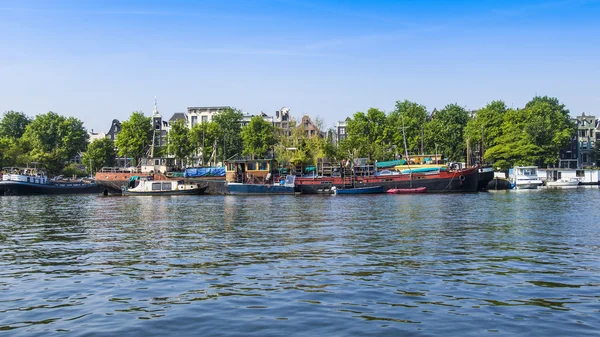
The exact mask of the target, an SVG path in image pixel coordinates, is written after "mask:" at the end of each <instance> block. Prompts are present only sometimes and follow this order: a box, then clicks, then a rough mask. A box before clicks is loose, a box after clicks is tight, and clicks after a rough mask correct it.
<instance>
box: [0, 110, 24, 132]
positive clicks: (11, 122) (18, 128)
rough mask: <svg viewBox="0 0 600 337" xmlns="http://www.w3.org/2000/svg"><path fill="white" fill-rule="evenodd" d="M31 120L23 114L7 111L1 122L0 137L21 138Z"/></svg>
mask: <svg viewBox="0 0 600 337" xmlns="http://www.w3.org/2000/svg"><path fill="white" fill-rule="evenodd" d="M29 123H31V119H30V118H29V117H27V116H26V115H25V114H24V113H22V112H16V111H12V110H11V111H7V112H5V113H4V115H3V117H2V120H1V121H0V137H7V138H12V139H16V138H21V136H23V134H24V133H25V129H26V128H27V125H29Z"/></svg>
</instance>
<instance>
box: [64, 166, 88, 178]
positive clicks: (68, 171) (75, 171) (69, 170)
mask: <svg viewBox="0 0 600 337" xmlns="http://www.w3.org/2000/svg"><path fill="white" fill-rule="evenodd" d="M60 173H61V174H62V175H64V176H65V177H82V176H84V175H85V171H83V170H82V169H81V165H79V164H77V163H70V164H68V165H67V166H65V167H64V168H63V169H62V170H61V172H60Z"/></svg>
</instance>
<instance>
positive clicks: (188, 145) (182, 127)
mask: <svg viewBox="0 0 600 337" xmlns="http://www.w3.org/2000/svg"><path fill="white" fill-rule="evenodd" d="M168 151H169V153H171V154H173V155H174V156H175V158H176V159H179V160H180V161H181V162H183V161H184V159H186V158H188V157H189V156H190V155H191V154H192V152H193V151H194V146H193V144H192V142H191V138H190V129H188V127H187V125H186V124H185V122H184V121H183V120H178V121H175V123H173V124H171V129H170V130H169V146H168Z"/></svg>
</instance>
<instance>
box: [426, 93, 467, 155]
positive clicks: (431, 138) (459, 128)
mask: <svg viewBox="0 0 600 337" xmlns="http://www.w3.org/2000/svg"><path fill="white" fill-rule="evenodd" d="M468 119H469V113H468V112H467V110H465V109H464V108H463V107H461V106H459V105H458V104H448V105H446V107H444V109H442V110H440V111H436V112H435V114H433V113H432V116H431V121H430V122H429V123H427V124H426V126H425V142H426V146H427V148H428V149H434V148H437V152H438V153H442V154H443V155H444V157H446V158H448V159H449V160H451V161H463V160H465V149H466V144H465V142H464V137H463V132H464V129H465V126H466V125H467V121H468Z"/></svg>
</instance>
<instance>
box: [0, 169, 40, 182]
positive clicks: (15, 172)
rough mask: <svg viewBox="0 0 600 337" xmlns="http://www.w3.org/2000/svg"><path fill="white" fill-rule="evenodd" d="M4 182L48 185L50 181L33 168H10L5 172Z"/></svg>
mask: <svg viewBox="0 0 600 337" xmlns="http://www.w3.org/2000/svg"><path fill="white" fill-rule="evenodd" d="M3 171H4V172H5V173H4V174H3V175H2V181H15V182H22V183H30V184H44V185H45V184H48V183H49V179H48V177H46V176H45V175H43V174H40V173H39V172H38V171H37V170H36V169H33V168H17V167H8V168H4V170H3Z"/></svg>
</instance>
